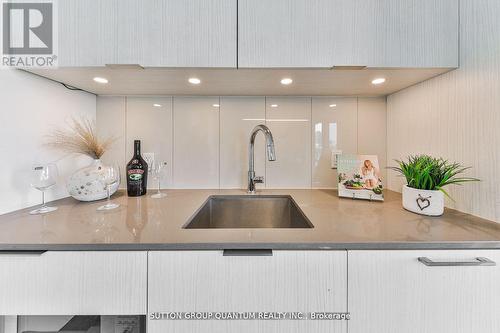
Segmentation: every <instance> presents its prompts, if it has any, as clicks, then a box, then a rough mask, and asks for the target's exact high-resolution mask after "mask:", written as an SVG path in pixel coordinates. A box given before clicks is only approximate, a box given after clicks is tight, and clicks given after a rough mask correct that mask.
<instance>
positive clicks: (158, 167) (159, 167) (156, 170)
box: [151, 162, 167, 199]
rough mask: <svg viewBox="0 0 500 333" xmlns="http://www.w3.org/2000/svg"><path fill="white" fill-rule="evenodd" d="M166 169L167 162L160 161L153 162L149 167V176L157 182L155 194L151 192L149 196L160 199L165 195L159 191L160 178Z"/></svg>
mask: <svg viewBox="0 0 500 333" xmlns="http://www.w3.org/2000/svg"><path fill="white" fill-rule="evenodd" d="M166 171H167V162H160V163H157V164H154V165H153V166H152V167H151V176H152V177H153V179H154V180H156V181H157V182H158V192H156V194H153V195H152V196H151V198H153V199H161V198H165V197H166V196H167V194H166V193H162V192H161V179H162V178H163V177H164V176H165V173H166Z"/></svg>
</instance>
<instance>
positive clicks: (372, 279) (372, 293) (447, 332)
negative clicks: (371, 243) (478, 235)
mask: <svg viewBox="0 0 500 333" xmlns="http://www.w3.org/2000/svg"><path fill="white" fill-rule="evenodd" d="M348 256H349V274H348V276H349V278H348V280H349V310H350V313H351V320H350V322H349V333H368V332H369V333H402V332H405V333H436V332H439V333H462V332H463V333H466V332H467V333H471V332H475V333H476V332H477V333H498V332H500V316H499V311H500V266H498V265H496V266H487V265H488V264H489V263H488V262H487V261H485V259H480V260H483V261H484V262H483V263H480V262H479V261H478V260H477V258H487V259H488V260H491V261H494V262H496V263H498V264H500V251H498V250H457V251H454V250H449V251H441V250H439V251H434V250H426V251H416V250H415V251H413V250H412V251H404V250H402V251H349V253H348ZM418 258H428V259H429V260H430V261H427V264H428V265H430V266H428V265H425V264H424V263H423V262H421V261H419V260H418ZM421 260H422V261H426V260H425V259H421ZM464 262H468V263H469V264H470V265H468V266H465V265H464ZM479 264H481V265H479ZM484 264H486V265H484ZM482 265H484V266H482Z"/></svg>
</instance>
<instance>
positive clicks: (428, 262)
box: [418, 257, 496, 266]
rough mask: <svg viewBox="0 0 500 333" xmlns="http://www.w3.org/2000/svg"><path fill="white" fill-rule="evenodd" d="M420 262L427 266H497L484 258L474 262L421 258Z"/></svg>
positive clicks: (476, 259) (478, 258)
mask: <svg viewBox="0 0 500 333" xmlns="http://www.w3.org/2000/svg"><path fill="white" fill-rule="evenodd" d="M418 261H420V262H421V263H422V264H424V265H426V266H496V262H494V261H493V260H490V259H488V258H484V257H477V258H475V259H474V260H472V261H432V260H431V259H429V258H427V257H419V258H418Z"/></svg>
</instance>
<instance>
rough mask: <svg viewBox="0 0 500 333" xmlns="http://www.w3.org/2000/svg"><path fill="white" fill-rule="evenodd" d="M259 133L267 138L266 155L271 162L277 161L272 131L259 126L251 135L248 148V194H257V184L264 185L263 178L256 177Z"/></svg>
mask: <svg viewBox="0 0 500 333" xmlns="http://www.w3.org/2000/svg"><path fill="white" fill-rule="evenodd" d="M259 132H262V133H263V134H264V136H265V137H266V154H267V159H268V160H269V161H276V153H275V151H274V139H273V134H272V133H271V130H270V129H269V128H268V127H267V126H265V125H257V126H255V128H254V129H253V130H252V133H250V144H249V146H248V193H251V194H255V184H256V183H263V182H264V178H263V177H256V176H255V164H254V156H255V153H254V150H255V149H254V146H255V137H256V136H257V134H258V133H259Z"/></svg>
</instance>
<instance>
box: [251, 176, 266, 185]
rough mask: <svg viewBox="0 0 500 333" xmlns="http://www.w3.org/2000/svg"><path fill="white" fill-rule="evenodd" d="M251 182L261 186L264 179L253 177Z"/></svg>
mask: <svg viewBox="0 0 500 333" xmlns="http://www.w3.org/2000/svg"><path fill="white" fill-rule="evenodd" d="M253 182H254V183H256V184H262V183H264V177H262V176H255V177H253Z"/></svg>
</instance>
